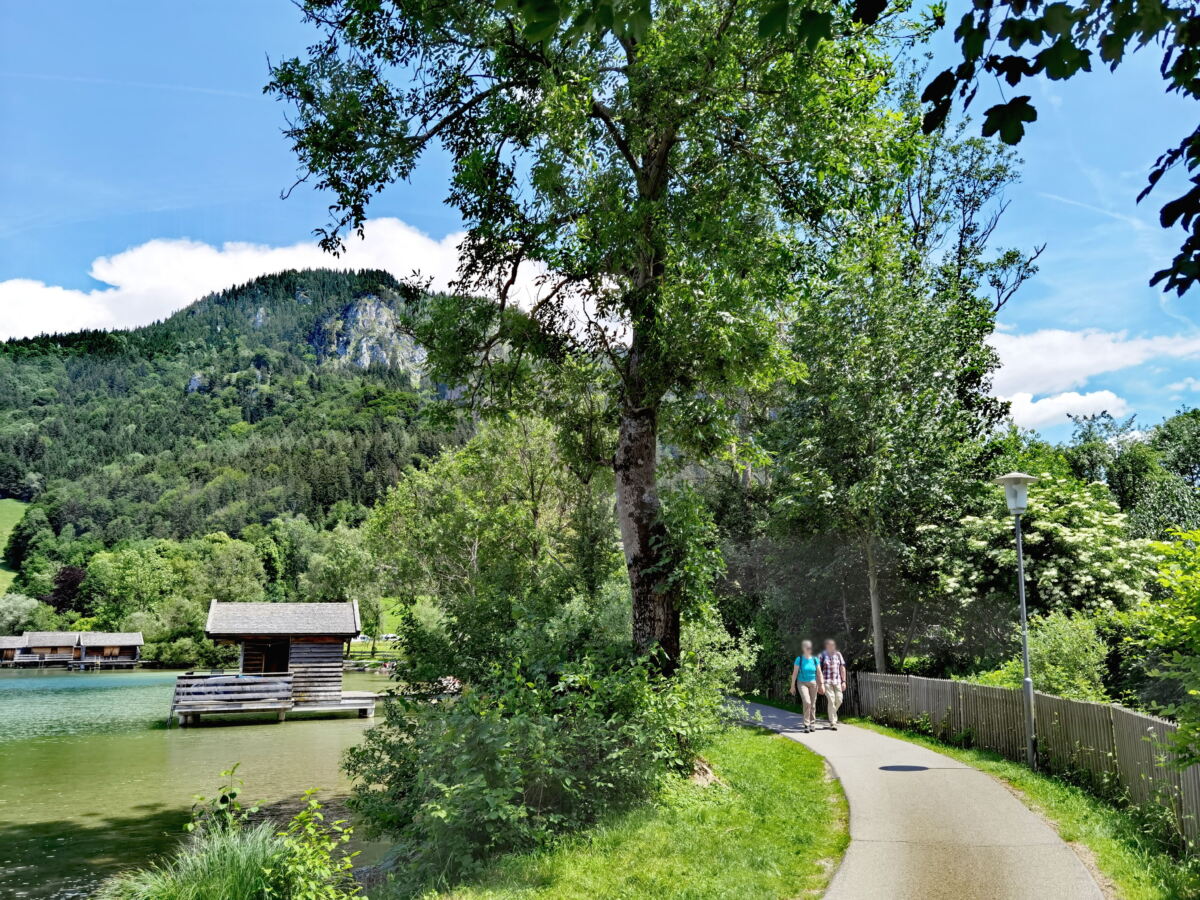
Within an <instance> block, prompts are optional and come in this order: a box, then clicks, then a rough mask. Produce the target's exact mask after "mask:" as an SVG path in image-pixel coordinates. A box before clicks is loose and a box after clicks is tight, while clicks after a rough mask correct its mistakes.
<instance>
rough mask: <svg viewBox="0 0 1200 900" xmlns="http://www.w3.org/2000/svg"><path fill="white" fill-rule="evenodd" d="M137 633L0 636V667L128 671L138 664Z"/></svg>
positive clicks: (43, 632) (66, 633)
mask: <svg viewBox="0 0 1200 900" xmlns="http://www.w3.org/2000/svg"><path fill="white" fill-rule="evenodd" d="M142 643H143V641H142V633H141V632H140V631H123V632H110V631H26V632H24V633H23V634H21V635H20V636H15V635H13V636H8V635H0V666H14V667H15V666H36V667H37V668H45V667H47V666H66V667H67V668H68V669H80V670H84V669H130V668H133V667H134V666H136V665H137V664H138V662H139V661H140V660H141V651H142Z"/></svg>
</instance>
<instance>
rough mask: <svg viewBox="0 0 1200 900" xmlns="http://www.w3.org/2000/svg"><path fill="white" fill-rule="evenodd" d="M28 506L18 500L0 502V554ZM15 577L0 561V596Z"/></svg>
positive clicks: (15, 574)
mask: <svg viewBox="0 0 1200 900" xmlns="http://www.w3.org/2000/svg"><path fill="white" fill-rule="evenodd" d="M28 505H29V504H28V503H22V502H21V501H20V500H0V552H2V551H3V549H4V546H5V545H6V544H7V543H8V535H9V533H10V532H11V531H12V530H13V529H14V528H16V527H17V523H18V522H20V521H21V517H22V516H24V515H25V507H26V506H28ZM16 577H17V573H16V572H14V571H13V570H12V569H10V568H9V567H8V564H7V563H5V562H3V561H2V560H0V594H3V593H4V592H5V591H7V590H8V588H9V586H10V585H11V584H12V583H13V579H14V578H16Z"/></svg>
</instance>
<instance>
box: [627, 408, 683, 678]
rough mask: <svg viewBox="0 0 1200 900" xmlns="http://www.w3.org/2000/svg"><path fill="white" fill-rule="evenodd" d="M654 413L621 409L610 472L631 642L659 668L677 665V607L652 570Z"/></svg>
mask: <svg viewBox="0 0 1200 900" xmlns="http://www.w3.org/2000/svg"><path fill="white" fill-rule="evenodd" d="M657 454H658V411H657V410H656V409H654V408H645V407H643V408H639V409H626V410H625V412H624V413H622V415H621V426H620V430H619V432H618V435H617V450H616V454H615V456H614V459H613V468H614V469H615V471H616V476H617V479H616V480H617V521H618V522H619V523H620V526H621V543H622V544H623V545H624V547H625V564H626V566H627V568H628V570H629V588H630V591H631V592H632V595H633V642H634V645H635V646H636V647H637V648H638V649H639V650H642V651H649V650H652V649H653V648H655V647H658V648H660V649H661V651H662V654H663V659H662V669H663V671H664V672H665V673H666V674H671V673H672V672H674V671H675V668H676V666H677V665H678V663H679V606H678V604H677V603H676V602H675V597H674V594H673V592H672V591H670V590H668V589H667V587H666V577H665V576H666V573H665V572H663V571H662V570H661V568H660V569H659V570H657V571H651V570H652V569H654V568H655V564H656V563H657V562H658V561H659V560H658V555H657V553H656V550H655V545H656V544H657V545H659V546H661V539H662V538H663V537H665V533H664V530H663V525H662V521H661V520H660V519H659V507H660V502H659V498H658V477H657V463H658V459H657Z"/></svg>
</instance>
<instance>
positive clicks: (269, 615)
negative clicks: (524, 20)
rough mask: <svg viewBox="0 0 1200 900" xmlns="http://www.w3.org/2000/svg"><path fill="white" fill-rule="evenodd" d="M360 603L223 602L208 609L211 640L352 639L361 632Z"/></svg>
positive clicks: (208, 629)
mask: <svg viewBox="0 0 1200 900" xmlns="http://www.w3.org/2000/svg"><path fill="white" fill-rule="evenodd" d="M361 628H362V626H361V624H360V621H359V618H358V603H356V602H350V603H221V602H220V601H217V600H214V601H212V603H211V604H210V605H209V607H208V624H207V625H205V626H204V631H205V633H206V634H207V635H208V636H209V637H238V636H240V635H260V634H261V635H276V634H277V635H281V636H282V635H330V636H336V637H352V636H354V635H356V634H358V632H359V631H360V630H361Z"/></svg>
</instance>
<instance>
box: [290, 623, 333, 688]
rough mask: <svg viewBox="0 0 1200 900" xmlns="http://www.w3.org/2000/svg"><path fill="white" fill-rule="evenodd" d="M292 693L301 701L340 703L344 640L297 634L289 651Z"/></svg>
mask: <svg viewBox="0 0 1200 900" xmlns="http://www.w3.org/2000/svg"><path fill="white" fill-rule="evenodd" d="M288 669H289V670H290V671H291V672H292V676H293V680H292V697H293V698H294V699H295V701H296V702H297V703H340V702H341V700H342V641H341V640H340V639H339V638H336V637H294V638H292V647H291V651H290V653H289V655H288Z"/></svg>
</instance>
